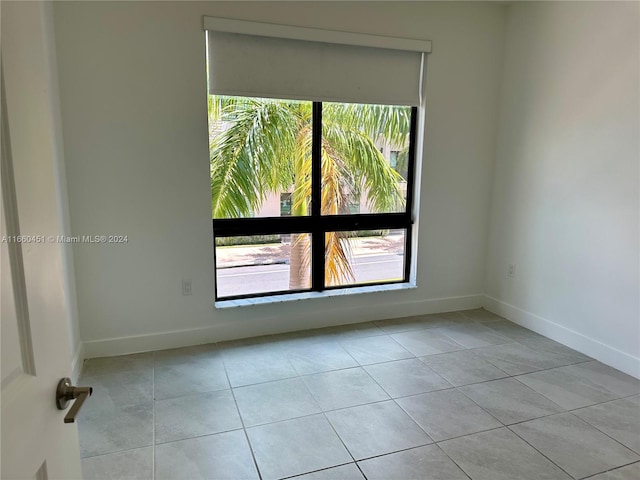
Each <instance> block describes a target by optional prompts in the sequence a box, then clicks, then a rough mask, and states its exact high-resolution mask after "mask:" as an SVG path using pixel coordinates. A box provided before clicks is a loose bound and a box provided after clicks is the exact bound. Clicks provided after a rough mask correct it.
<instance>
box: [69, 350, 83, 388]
mask: <svg viewBox="0 0 640 480" xmlns="http://www.w3.org/2000/svg"><path fill="white" fill-rule="evenodd" d="M84 358H85V356H84V345H83V343H82V342H78V344H77V345H76V348H75V351H74V352H73V359H72V361H71V383H73V384H74V385H76V384H77V383H78V378H79V377H80V374H81V373H82V364H83V363H84Z"/></svg>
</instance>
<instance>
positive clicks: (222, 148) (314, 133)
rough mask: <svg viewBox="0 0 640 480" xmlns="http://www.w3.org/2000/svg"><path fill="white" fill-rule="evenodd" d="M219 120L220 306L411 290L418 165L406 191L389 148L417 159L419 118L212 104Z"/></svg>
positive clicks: (215, 179)
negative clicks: (399, 287)
mask: <svg viewBox="0 0 640 480" xmlns="http://www.w3.org/2000/svg"><path fill="white" fill-rule="evenodd" d="M209 110H210V111H209V119H210V120H209V122H210V128H209V131H210V155H211V192H212V203H211V204H212V217H213V232H214V237H215V259H216V267H215V268H216V298H218V299H224V298H226V299H231V298H240V297H246V296H256V295H265V294H274V293H284V292H286V293H290V292H292V291H296V292H298V291H307V290H317V291H319V290H325V289H328V288H335V287H345V286H362V285H371V284H379V283H394V282H405V281H408V276H409V268H408V265H409V264H408V259H409V258H410V251H411V245H410V239H411V226H412V221H411V215H410V212H411V201H412V198H411V192H412V175H413V173H412V172H413V168H412V165H413V162H410V163H409V167H410V168H409V174H408V177H409V182H406V181H405V179H404V178H403V177H402V176H401V175H400V174H398V173H397V171H396V170H395V169H394V166H393V165H392V164H391V160H392V159H391V158H388V157H385V155H384V154H383V153H382V152H380V149H379V145H380V144H385V145H394V146H396V147H397V148H406V149H407V151H409V152H411V153H410V154H409V156H410V157H411V158H413V145H414V143H415V142H414V138H415V116H416V109H415V108H412V107H402V106H382V105H363V104H346V103H320V102H301V101H291V100H274V99H260V98H246V97H225V96H214V95H212V96H211V97H210V99H209ZM387 150H388V149H387ZM383 151H384V150H383ZM407 186H408V188H407Z"/></svg>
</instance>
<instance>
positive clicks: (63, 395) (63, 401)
mask: <svg viewBox="0 0 640 480" xmlns="http://www.w3.org/2000/svg"><path fill="white" fill-rule="evenodd" d="M92 393H93V388H91V387H74V386H73V385H71V379H69V378H67V377H65V378H63V379H61V380H60V381H59V382H58V388H57V389H56V407H58V410H64V409H65V408H67V404H68V403H69V402H70V401H71V400H75V402H74V403H73V405H72V406H71V410H69V412H67V414H66V415H65V417H64V423H74V422H75V421H76V415H78V411H79V410H80V407H82V404H83V403H84V401H85V400H86V399H87V397H90V396H91V394H92Z"/></svg>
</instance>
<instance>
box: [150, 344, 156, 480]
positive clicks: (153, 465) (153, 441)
mask: <svg viewBox="0 0 640 480" xmlns="http://www.w3.org/2000/svg"><path fill="white" fill-rule="evenodd" d="M151 388H152V390H151V398H152V399H153V408H152V414H151V421H152V422H153V424H152V426H151V427H152V428H151V432H152V438H151V445H152V450H151V452H152V454H153V461H152V462H151V478H153V479H154V480H155V478H156V354H155V352H154V354H153V374H152V376H151Z"/></svg>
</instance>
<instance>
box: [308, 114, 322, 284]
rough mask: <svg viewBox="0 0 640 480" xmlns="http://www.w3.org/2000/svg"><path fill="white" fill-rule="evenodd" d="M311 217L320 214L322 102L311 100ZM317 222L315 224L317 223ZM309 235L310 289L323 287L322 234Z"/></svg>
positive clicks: (316, 230) (317, 232) (317, 231)
mask: <svg viewBox="0 0 640 480" xmlns="http://www.w3.org/2000/svg"><path fill="white" fill-rule="evenodd" d="M311 135H312V136H311V217H315V218H316V219H319V218H320V216H321V215H322V103H321V102H313V121H312V134H311ZM319 224H320V222H317V223H316V225H319ZM311 233H312V235H311V239H312V240H311V289H312V290H316V291H321V290H323V289H324V269H325V265H324V236H325V232H324V231H323V230H321V229H319V228H315V229H314V230H313V231H312V232H311Z"/></svg>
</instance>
